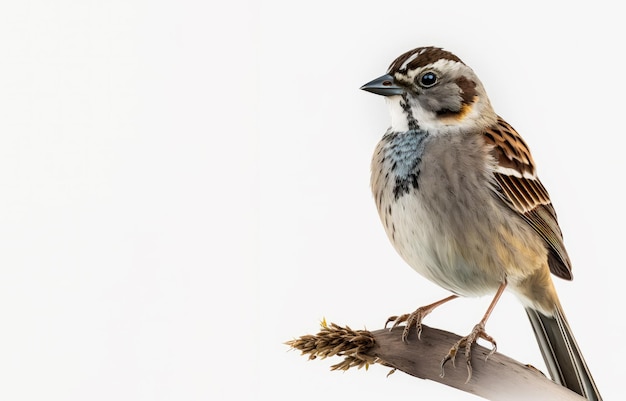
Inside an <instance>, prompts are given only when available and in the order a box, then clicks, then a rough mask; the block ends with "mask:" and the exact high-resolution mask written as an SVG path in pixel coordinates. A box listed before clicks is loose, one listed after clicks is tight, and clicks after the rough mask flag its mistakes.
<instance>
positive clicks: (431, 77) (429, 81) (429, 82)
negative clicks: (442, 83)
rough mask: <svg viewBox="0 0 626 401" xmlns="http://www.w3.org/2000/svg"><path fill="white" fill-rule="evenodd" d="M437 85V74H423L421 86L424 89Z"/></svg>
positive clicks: (420, 80) (429, 72)
mask: <svg viewBox="0 0 626 401" xmlns="http://www.w3.org/2000/svg"><path fill="white" fill-rule="evenodd" d="M436 83H437V74H435V73H434V72H432V71H428V72H425V73H423V74H422V75H421V76H420V78H419V85H420V86H421V87H422V88H430V87H431V86H433V85H435V84H436Z"/></svg>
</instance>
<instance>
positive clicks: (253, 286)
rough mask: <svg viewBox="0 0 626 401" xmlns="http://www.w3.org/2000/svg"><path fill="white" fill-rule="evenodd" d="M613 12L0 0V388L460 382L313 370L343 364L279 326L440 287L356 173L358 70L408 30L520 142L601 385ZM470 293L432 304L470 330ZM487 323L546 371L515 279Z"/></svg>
mask: <svg viewBox="0 0 626 401" xmlns="http://www.w3.org/2000/svg"><path fill="white" fill-rule="evenodd" d="M613 4H615V5H613ZM617 7H618V6H617V3H610V2H608V1H596V2H593V3H567V4H566V5H552V3H549V2H545V1H544V2H535V1H528V2H523V3H520V4H513V5H512V4H509V3H504V2H496V1H491V2H481V1H474V2H467V1H456V0H455V1H452V0H451V1H447V2H433V1H430V2H426V1H421V0H413V1H384V2H383V1H380V2H376V1H369V2H338V1H332V2H331V1H325V0H320V1H315V2H309V3H302V2H292V1H282V2H281V1H269V0H268V1H261V2H258V3H257V2H249V1H248V2H246V1H240V2H236V1H234V2H226V3H220V4H219V5H217V4H215V5H212V4H210V3H208V2H202V1H197V2H192V1H132V0H131V1H129V0H125V1H107V2H104V1H102V2H97V1H69V0H68V1H43V0H41V1H24V2H3V3H2V5H0V399H3V400H41V399H45V400H85V399H88V400H111V399H122V400H207V399H214V400H219V399H284V400H291V399H300V400H319V399H322V398H326V399H342V398H343V399H345V398H346V397H359V398H362V399H373V398H375V397H386V398H395V397H402V398H405V399H406V398H407V397H408V398H415V399H418V398H419V399H426V398H428V399H430V398H432V397H442V398H441V399H450V398H454V399H458V400H465V399H467V400H470V399H476V398H475V397H472V396H469V395H466V394H463V393H460V392H458V391H456V390H452V389H449V388H447V387H445V386H441V385H438V384H434V383H432V382H428V381H422V380H417V379H414V378H410V377H408V376H406V375H404V374H402V373H396V374H394V375H393V376H391V377H389V378H385V375H386V374H387V369H384V368H382V367H378V366H375V367H372V368H370V370H369V371H367V372H365V371H348V372H346V373H338V372H330V371H329V366H330V365H331V364H332V363H336V362H338V360H334V361H333V360H326V361H313V362H307V361H306V358H303V357H301V356H299V354H298V353H297V352H289V351H288V348H287V347H286V346H285V345H284V344H283V342H284V341H287V340H290V339H292V338H294V337H297V336H299V335H303V334H308V333H311V334H312V333H315V332H317V331H318V328H319V326H318V323H319V321H320V320H321V319H322V318H324V317H325V318H326V319H327V320H329V321H333V322H336V323H339V324H343V325H346V324H347V325H350V326H351V327H353V328H357V329H358V328H364V327H365V328H368V329H372V330H374V329H378V328H380V327H381V326H382V324H383V322H384V321H385V319H386V318H387V317H388V316H389V315H392V314H398V313H403V312H409V311H412V310H414V309H415V308H416V307H417V306H420V305H422V304H425V303H428V302H432V301H434V300H436V299H439V298H442V297H444V296H446V295H447V294H446V293H445V292H444V291H443V290H441V289H439V288H437V287H435V286H434V285H432V284H430V283H429V282H427V281H426V280H425V279H422V278H421V277H420V276H419V275H417V274H416V273H414V272H413V271H412V270H411V269H410V268H409V267H408V266H406V265H405V264H404V262H402V261H401V260H400V258H399V257H398V256H397V255H396V254H395V252H394V251H393V249H392V248H391V246H390V245H389V243H388V240H387V239H386V237H385V235H384V233H383V230H382V226H381V225H380V223H379V221H378V217H377V214H376V211H375V207H374V203H373V201H372V199H371V195H370V192H369V187H368V185H369V161H370V156H371V153H372V151H373V149H374V146H375V144H376V142H377V141H378V140H379V138H380V136H381V135H382V133H383V132H384V131H385V129H386V127H387V125H388V116H387V110H386V107H385V105H384V101H383V99H382V98H380V97H377V96H374V95H372V94H368V93H365V92H362V91H359V90H358V88H359V87H360V86H361V85H362V84H363V83H365V82H367V81H369V80H371V79H373V78H375V77H377V76H379V75H381V74H383V73H384V72H385V70H386V68H387V66H388V64H389V63H390V62H391V61H392V60H393V59H394V58H395V57H396V56H398V55H399V54H400V53H402V52H404V51H407V50H409V49H411V48H414V47H417V46H423V45H437V46H442V47H445V48H447V49H448V50H451V51H453V52H455V53H456V54H457V55H458V56H460V57H461V58H462V59H463V60H464V61H465V62H466V63H467V64H468V65H470V66H472V67H473V68H474V70H475V71H476V72H477V73H478V75H479V76H480V77H481V79H482V81H483V83H484V85H485V86H486V88H487V90H488V93H489V94H490V97H491V101H492V103H493V105H494V107H495V108H496V111H497V112H498V113H499V114H500V115H502V116H503V117H504V118H505V119H507V121H509V123H511V124H512V125H513V126H514V127H515V128H516V129H517V130H518V131H519V132H520V133H522V135H523V136H524V138H525V139H526V140H527V142H528V143H529V145H530V146H531V149H532V150H533V154H534V157H535V161H536V163H537V165H538V167H539V173H540V176H541V178H542V181H543V182H544V184H545V185H546V187H547V188H548V189H549V191H550V194H551V196H552V199H553V202H554V204H555V206H556V209H557V212H558V213H559V219H560V223H561V227H562V229H563V231H564V234H565V240H566V245H567V247H568V250H569V253H570V256H571V258H572V260H573V263H574V275H575V280H574V281H573V282H563V281H557V286H558V290H559V293H560V295H561V300H562V303H563V305H564V308H565V310H566V312H567V315H568V318H569V320H570V323H571V325H572V326H573V328H574V331H575V333H576V336H577V339H578V342H579V344H580V346H581V348H582V350H583V351H584V354H585V356H586V359H587V362H588V363H589V365H590V367H591V369H592V372H593V374H594V377H595V379H596V382H597V384H598V386H599V388H600V389H601V391H602V393H603V395H604V397H605V399H618V397H619V395H618V394H619V393H618V391H619V389H620V386H619V382H618V380H620V379H621V373H620V372H619V371H618V368H617V367H616V366H617V365H618V363H619V362H620V361H621V360H622V358H623V357H624V351H623V349H624V348H623V347H622V341H623V339H622V335H623V332H624V328H625V327H624V326H625V323H624V320H623V319H622V315H623V313H622V305H623V299H622V296H623V290H622V274H621V271H622V270H623V267H624V266H623V265H624V262H623V258H622V254H621V251H622V249H623V246H624V245H623V238H624V234H623V230H622V227H623V226H624V224H626V221H624V215H623V212H622V208H623V206H622V203H623V201H622V198H621V192H622V188H621V186H622V183H623V181H624V178H623V172H624V170H625V167H626V165H625V162H624V158H623V155H622V153H623V152H622V138H623V135H624V128H623V113H624V104H625V102H624V98H623V94H624V93H625V89H626V83H625V81H624V79H623V77H622V75H623V74H622V70H623V65H624V57H623V51H622V48H623V46H622V39H621V38H623V37H624V34H625V33H626V32H624V28H623V22H622V20H621V19H622V18H621V15H622V13H621V11H619V10H618V8H617ZM488 303H489V299H487V298H484V299H468V300H460V301H456V302H454V303H452V304H449V305H447V306H445V307H442V308H441V309H440V310H438V311H436V313H434V314H433V315H432V316H430V317H429V318H428V319H427V321H426V323H427V324H429V325H432V326H436V327H440V328H444V329H447V330H450V331H454V332H457V333H459V334H464V333H467V332H468V330H470V329H471V327H472V326H473V325H474V324H475V323H476V322H477V321H478V319H480V317H481V316H482V314H483V312H484V310H485V308H486V307H487V305H488ZM487 329H488V331H489V332H490V334H492V335H493V336H494V337H495V338H496V339H497V340H498V345H499V351H501V352H503V353H505V354H508V355H510V356H512V357H514V358H516V359H518V360H519V361H521V362H523V363H531V364H533V365H535V366H537V367H540V368H542V367H543V363H542V361H541V357H540V355H539V352H538V350H537V346H536V344H535V341H534V337H533V334H532V331H531V329H530V326H529V324H528V322H527V319H526V316H525V314H524V312H523V309H522V308H521V307H520V306H519V304H518V303H517V301H516V300H515V299H514V298H513V297H511V296H510V295H507V296H505V297H504V299H503V300H502V302H501V303H500V304H499V305H498V308H497V309H496V311H495V312H494V314H493V315H492V318H491V320H490V321H489V324H488V326H487ZM477 368H478V367H477Z"/></svg>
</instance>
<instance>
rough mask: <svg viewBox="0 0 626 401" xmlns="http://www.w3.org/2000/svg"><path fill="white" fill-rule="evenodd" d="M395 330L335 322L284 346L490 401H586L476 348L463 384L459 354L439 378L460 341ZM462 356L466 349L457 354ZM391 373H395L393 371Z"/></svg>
mask: <svg viewBox="0 0 626 401" xmlns="http://www.w3.org/2000/svg"><path fill="white" fill-rule="evenodd" d="M403 329H404V327H398V328H396V329H394V330H393V331H390V330H388V329H382V330H377V331H374V332H369V331H367V330H352V329H350V328H349V327H341V326H339V325H336V324H334V323H331V324H330V325H328V324H326V322H325V321H324V322H322V330H321V331H320V332H319V333H318V334H316V335H306V336H302V337H300V338H299V339H295V340H292V341H288V342H287V345H289V346H291V347H292V348H295V349H299V350H300V351H302V354H303V355H309V359H315V358H318V357H320V358H327V357H332V356H339V357H343V358H344V359H343V361H342V362H340V363H337V364H335V365H333V366H332V367H331V369H332V370H348V369H350V368H352V367H357V368H359V369H360V368H362V367H366V368H367V367H368V366H369V365H371V364H375V363H379V364H382V365H384V366H388V367H390V368H392V369H397V370H401V371H403V372H405V373H407V374H409V375H412V376H415V377H418V378H421V379H428V380H434V381H436V382H439V383H442V384H445V385H446V386H451V387H454V388H457V389H459V390H462V391H465V392H468V393H471V394H475V395H477V396H480V397H483V398H485V399H488V400H492V401H500V400H502V401H515V400H532V401H543V400H545V401H561V400H562V401H582V400H584V398H582V397H581V396H579V395H578V394H576V393H574V392H572V391H570V390H569V389H567V388H565V387H563V386H560V385H558V384H556V383H554V382H553V381H551V380H550V379H548V378H547V377H545V376H544V375H543V374H542V373H541V372H539V371H538V370H537V369H535V368H533V367H529V366H527V365H523V364H521V363H519V362H517V361H515V360H513V359H511V358H509V357H507V356H506V355H503V354H500V353H497V352H496V353H494V354H493V355H491V356H489V358H488V359H487V361H485V358H486V357H487V355H489V353H490V351H491V350H489V349H487V348H485V347H483V346H481V345H478V344H474V346H473V348H472V358H471V364H472V367H473V369H472V377H471V379H470V381H469V382H468V383H465V381H466V380H467V377H468V370H467V365H466V361H465V354H464V352H459V354H458V355H457V358H456V359H457V360H456V367H455V366H453V364H452V361H450V362H448V363H447V364H446V366H445V376H444V377H441V360H442V359H443V357H444V356H445V355H447V353H448V351H449V350H450V347H451V346H452V344H454V343H455V342H456V341H458V340H459V339H460V338H461V337H459V336H458V335H456V334H453V333H449V332H446V331H443V330H438V329H433V328H430V327H428V326H425V325H422V335H421V340H418V339H417V334H416V332H415V328H412V329H411V331H410V332H409V337H408V338H409V339H408V341H407V342H403V341H402V338H401V337H402V330H403ZM461 351H464V350H461ZM392 372H393V371H392Z"/></svg>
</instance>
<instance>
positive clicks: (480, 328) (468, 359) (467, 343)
mask: <svg viewBox="0 0 626 401" xmlns="http://www.w3.org/2000/svg"><path fill="white" fill-rule="evenodd" d="M479 338H482V339H483V340H486V341H489V342H490V343H491V344H493V348H492V349H491V351H490V352H489V354H487V356H486V357H485V361H487V359H489V357H490V356H491V355H493V354H494V353H495V352H496V350H497V349H498V346H497V344H496V341H495V340H494V339H493V337H491V336H490V335H488V334H487V332H485V325H484V323H482V322H481V323H478V324H477V325H476V326H474V328H473V329H472V331H471V333H470V334H468V335H467V336H465V337H463V338H461V339H460V340H459V341H457V342H456V343H454V345H453V346H452V348H450V351H448V354H447V355H446V356H445V357H444V358H443V360H442V361H441V373H440V374H439V376H440V377H444V375H445V368H444V367H445V364H446V363H447V362H448V361H449V360H452V366H454V367H456V366H455V359H456V354H457V353H458V351H459V348H461V347H465V363H466V366H467V380H465V384H467V383H469V381H470V380H471V378H472V345H473V344H474V343H475V342H476V341H477V340H478V339H479Z"/></svg>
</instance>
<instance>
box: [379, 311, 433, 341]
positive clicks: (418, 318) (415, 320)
mask: <svg viewBox="0 0 626 401" xmlns="http://www.w3.org/2000/svg"><path fill="white" fill-rule="evenodd" d="M431 311H432V308H430V307H428V306H423V307H421V308H417V309H416V310H415V311H414V312H412V313H405V314H404V315H400V316H391V317H390V318H389V319H387V321H386V322H385V328H386V327H387V325H388V324H389V323H390V322H393V326H391V328H390V329H389V330H393V329H395V328H396V327H398V325H400V324H401V323H403V322H406V324H405V326H404V330H403V331H402V341H406V340H407V338H408V336H409V331H410V330H411V327H414V326H415V328H416V330H417V339H418V340H420V339H421V337H422V319H424V317H426V315H428V314H429V313H430V312H431Z"/></svg>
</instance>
